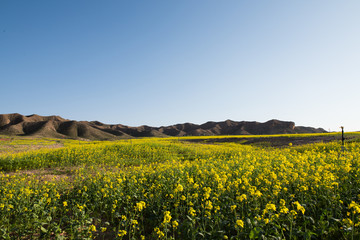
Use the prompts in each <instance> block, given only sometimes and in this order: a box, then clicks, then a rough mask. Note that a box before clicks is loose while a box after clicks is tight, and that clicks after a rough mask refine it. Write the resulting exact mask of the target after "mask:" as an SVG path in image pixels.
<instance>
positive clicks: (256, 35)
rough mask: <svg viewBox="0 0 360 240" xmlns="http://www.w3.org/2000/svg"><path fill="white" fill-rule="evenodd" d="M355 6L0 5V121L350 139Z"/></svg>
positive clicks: (203, 2)
mask: <svg viewBox="0 0 360 240" xmlns="http://www.w3.org/2000/svg"><path fill="white" fill-rule="evenodd" d="M359 12H360V2H359V1H331V0H330V1H329V0H326V1H325V0H318V1H285V0H283V1H279V0H274V1H265V0H263V1H261V0H259V1H250V0H244V1H240V0H236V1H235V0H226V1H219V0H196V1H193V0H191V1H190V0H183V1H165V0H162V1H160V0H152V1H149V0H146V1H145V0H144V1H141V0H136V1H130V0H127V1H120V0H117V1H111V0H107V1H94V0H74V1H70V0H66V1H60V0H54V1H48V0H36V1H28V0H23V1H19V0H2V1H0V81H1V82H0V83H1V94H0V112H1V113H14V112H17V113H20V114H24V115H28V114H33V113H36V114H39V115H60V116H62V117H64V118H68V119H73V120H89V121H91V120H98V121H101V122H104V123H121V124H125V125H130V126H139V125H150V126H164V125H171V124H176V123H184V122H192V123H198V124H200V123H204V122H206V121H223V120H226V119H232V120H235V121H242V120H245V121H260V122H264V121H267V120H270V119H280V120H288V121H294V122H295V123H296V125H303V126H313V127H323V128H325V129H326V130H328V129H330V130H340V129H339V127H340V126H341V125H344V126H345V130H360V111H359V110H358V107H357V105H358V103H360V94H359V89H360V67H359V66H360V44H359V43H360V27H359V26H360V14H359Z"/></svg>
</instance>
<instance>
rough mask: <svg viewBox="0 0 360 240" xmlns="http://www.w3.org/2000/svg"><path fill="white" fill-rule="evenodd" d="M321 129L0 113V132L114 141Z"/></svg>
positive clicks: (274, 124)
mask: <svg viewBox="0 0 360 240" xmlns="http://www.w3.org/2000/svg"><path fill="white" fill-rule="evenodd" d="M321 132H326V131H325V130H324V129H321V128H318V129H315V128H311V127H296V126H295V123H294V122H284V121H279V120H270V121H268V122H265V123H259V122H245V121H242V122H236V121H231V120H226V121H223V122H207V123H204V124H201V125H197V124H192V123H184V124H176V125H171V126H165V127H150V126H145V125H144V126H140V127H129V126H125V125H121V124H113V125H111V124H104V123H101V122H98V121H92V122H87V121H73V120H68V119H64V118H61V117H59V116H39V115H36V114H34V115H29V116H24V115H21V114H18V113H14V114H0V134H3V135H20V136H39V137H53V138H73V139H90V140H115V139H121V138H132V137H168V136H212V135H243V134H254V135H256V134H285V133H321Z"/></svg>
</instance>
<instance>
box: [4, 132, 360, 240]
mask: <svg viewBox="0 0 360 240" xmlns="http://www.w3.org/2000/svg"><path fill="white" fill-rule="evenodd" d="M359 155H360V143H357V142H353V143H347V146H346V151H341V145H340V143H338V142H334V143H327V144H323V143H319V144H314V145H305V146H298V147H292V146H287V147H284V148H277V149H276V148H262V147H252V146H244V145H240V144H235V143H225V144H194V143H192V144H190V143H186V142H181V141H178V140H177V139H175V138H172V139H137V140H131V141H130V140H124V141H117V142H83V143H82V142H81V143H80V142H78V141H74V142H69V143H67V144H64V147H61V148H58V149H40V150H33V151H28V152H22V153H10V154H2V155H1V157H0V170H1V173H0V239H359V237H360V235H359V228H360V178H359V171H360V170H359V164H360V160H359Z"/></svg>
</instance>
